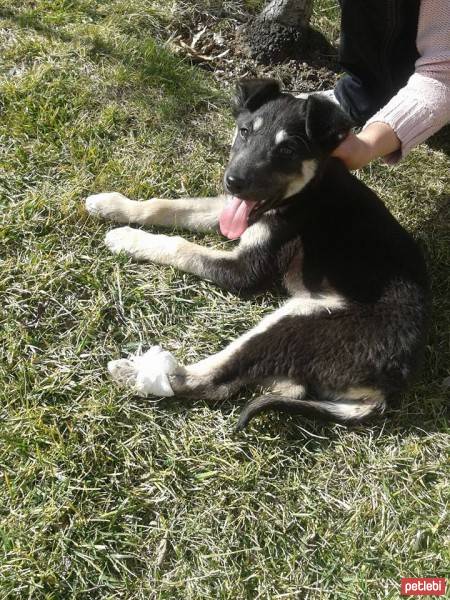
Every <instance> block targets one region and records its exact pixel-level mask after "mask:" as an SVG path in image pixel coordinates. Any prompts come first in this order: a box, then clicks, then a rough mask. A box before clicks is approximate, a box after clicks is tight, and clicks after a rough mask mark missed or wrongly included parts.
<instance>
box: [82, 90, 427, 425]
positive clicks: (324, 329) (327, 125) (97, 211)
mask: <svg viewBox="0 0 450 600" xmlns="http://www.w3.org/2000/svg"><path fill="white" fill-rule="evenodd" d="M235 116H236V122H237V129H236V135H235V139H234V142H233V146H232V150H231V157H230V161H229V164H228V167H227V169H226V172H225V177H224V181H225V188H226V190H227V192H228V194H229V195H224V196H219V197H215V198H190V199H179V200H164V199H152V200H148V201H146V202H136V201H132V200H129V199H128V198H125V197H124V196H122V195H121V194H117V193H105V194H98V195H94V196H90V197H89V198H88V199H87V201H86V206H87V209H88V211H89V212H90V213H91V214H94V215H96V216H100V217H103V218H107V219H112V220H114V221H119V222H121V223H137V224H139V225H160V226H163V227H184V228H188V229H192V230H207V229H216V228H217V227H219V228H220V230H221V231H222V233H223V234H225V235H227V236H228V237H230V238H238V237H240V241H239V244H238V245H237V247H235V248H234V249H233V250H232V251H223V250H214V249H211V248H205V247H202V246H198V245H196V244H193V243H191V242H189V241H187V240H185V239H183V238H181V237H169V236H165V235H152V234H149V233H146V232H144V231H142V230H140V229H135V228H130V227H121V228H119V229H114V230H112V231H110V232H109V233H108V234H107V236H106V244H107V245H108V246H109V248H110V249H111V250H112V251H113V252H126V253H127V254H129V255H130V256H132V257H133V258H135V259H137V260H144V261H152V262H157V263H160V264H166V265H173V266H175V267H178V268H179V269H182V270H184V271H187V272H190V273H194V274H195V275H198V276H200V277H204V278H206V279H208V280H210V281H212V282H214V283H216V284H217V285H219V286H221V287H222V288H224V289H226V290H231V291H233V292H236V293H243V294H253V293H256V292H260V291H263V290H266V289H268V288H269V287H271V286H273V285H274V284H275V283H276V282H281V283H282V284H283V285H284V287H285V289H286V290H287V292H288V293H289V294H290V295H291V298H290V299H289V300H288V301H287V302H286V303H285V304H284V305H283V306H282V307H281V308H279V309H278V310H276V311H275V312H273V313H272V314H271V315H269V316H267V317H266V318H264V319H263V320H262V321H261V323H260V324H259V325H257V326H256V327H255V328H254V329H252V330H250V331H249V332H247V333H246V334H245V335H243V336H242V337H240V338H238V339H237V340H235V341H233V342H232V343H231V344H230V345H229V346H228V347H226V348H225V349H224V350H222V351H221V352H219V353H218V354H215V355H213V356H211V357H209V358H206V359H204V360H202V361H200V362H198V363H196V364H193V365H189V366H180V365H178V364H177V363H176V361H175V359H174V358H173V357H172V356H171V355H170V354H169V353H167V352H163V351H162V350H161V349H160V348H159V347H154V348H152V349H151V351H149V352H148V353H147V354H146V355H144V356H142V357H134V358H131V359H123V360H118V361H113V362H111V363H110V364H109V370H110V372H111V374H112V376H113V378H114V379H115V380H117V381H118V382H119V383H121V384H122V385H126V386H130V387H131V388H132V389H134V390H135V391H136V392H137V393H139V394H142V395H147V394H149V393H153V394H156V395H166V396H171V395H175V396H181V397H195V398H212V399H224V398H226V397H228V396H229V395H230V394H233V393H235V392H237V391H238V390H239V388H241V387H242V386H244V385H257V384H260V385H264V386H268V387H269V388H270V390H271V391H270V393H268V394H266V395H264V396H261V397H259V398H256V399H254V400H252V401H250V402H249V403H248V404H247V405H246V406H245V408H244V409H243V411H242V413H241V416H240V419H239V423H238V428H243V427H245V426H246V425H247V423H248V422H249V420H250V419H251V418H252V417H254V416H255V415H256V414H258V413H260V412H262V411H264V410H266V409H273V408H276V409H279V410H284V411H289V412H297V413H302V414H305V415H310V416H319V417H323V418H328V419H331V420H335V421H340V422H359V421H362V420H363V419H365V418H368V417H370V416H371V415H373V414H376V413H381V412H382V411H383V410H384V409H385V407H386V405H387V402H388V400H389V398H391V397H392V396H393V395H395V394H398V393H399V392H400V391H401V390H403V389H404V388H405V385H406V384H407V382H408V380H409V379H410V377H411V375H412V374H413V373H414V371H415V370H416V367H417V362H418V359H419V357H420V354H421V351H422V349H423V345H424V338H425V333H426V323H427V313H428V310H427V306H428V283H427V273H426V267H425V263H424V259H423V257H422V255H421V252H420V250H419V248H418V246H417V245H416V243H415V241H414V240H413V238H412V237H411V236H410V235H409V234H408V233H407V232H406V231H405V230H404V229H403V227H402V226H401V225H400V224H399V223H398V222H397V221H396V220H395V219H394V217H393V216H392V215H391V214H390V213H389V211H388V210H387V208H386V207H385V205H384V204H383V202H382V201H381V200H380V199H379V198H378V197H377V196H376V194H375V193H374V192H373V191H371V190H370V189H369V188H368V187H366V186H365V185H364V184H363V183H362V182H361V181H360V180H359V179H357V178H356V177H354V176H353V175H351V174H350V173H349V172H348V170H347V169H346V168H345V166H344V165H343V163H342V162H341V161H340V160H338V159H335V158H331V157H330V154H331V152H332V150H333V149H334V148H335V147H336V146H337V145H338V144H339V143H340V141H341V140H342V139H343V138H344V137H345V136H346V135H347V133H348V131H349V129H350V126H351V124H350V122H349V121H348V119H347V117H346V115H345V114H344V113H343V112H342V111H341V110H340V109H339V107H338V106H336V105H335V104H333V103H332V102H330V101H328V100H326V99H323V98H320V97H318V96H310V97H309V98H308V99H306V100H303V99H297V98H295V97H294V96H292V95H291V94H287V93H282V92H281V90H280V86H279V84H278V83H277V82H276V81H273V80H243V81H241V82H239V83H238V85H237V94H236V98H235Z"/></svg>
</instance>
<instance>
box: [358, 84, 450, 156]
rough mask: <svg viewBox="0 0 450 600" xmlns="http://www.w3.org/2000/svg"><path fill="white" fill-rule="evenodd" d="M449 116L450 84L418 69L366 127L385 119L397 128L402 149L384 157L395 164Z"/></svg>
mask: <svg viewBox="0 0 450 600" xmlns="http://www.w3.org/2000/svg"><path fill="white" fill-rule="evenodd" d="M449 120H450V88H449V86H447V85H446V84H444V83H442V82H440V81H437V80H436V79H433V78H432V77H426V76H424V75H421V74H418V73H415V74H414V75H412V76H411V77H410V79H409V81H408V83H407V85H406V86H405V87H404V88H402V89H401V90H400V91H399V92H398V93H397V94H396V95H395V96H394V97H393V98H392V99H391V100H390V101H389V102H388V103H387V104H386V106H384V107H383V108H382V109H381V110H379V111H378V112H377V113H376V114H375V115H374V116H373V117H371V118H370V119H369V120H368V121H367V123H366V124H365V126H364V128H365V127H367V126H368V125H370V124H371V123H375V122H382V123H386V124H387V125H389V126H390V127H391V128H392V129H393V130H394V131H395V133H396V134H397V136H398V138H399V140H400V142H401V149H400V150H398V151H397V152H394V153H392V154H389V155H387V156H385V157H384V160H385V161H386V162H387V163H390V164H395V163H396V162H398V161H399V160H400V159H401V158H403V157H405V156H406V155H407V154H408V152H409V151H410V150H411V149H412V148H414V147H415V146H417V145H418V144H420V143H421V142H423V141H424V140H426V139H427V138H429V137H430V136H431V135H432V134H433V133H435V132H436V131H438V130H439V129H441V127H443V126H444V125H445V124H446V123H448V122H449Z"/></svg>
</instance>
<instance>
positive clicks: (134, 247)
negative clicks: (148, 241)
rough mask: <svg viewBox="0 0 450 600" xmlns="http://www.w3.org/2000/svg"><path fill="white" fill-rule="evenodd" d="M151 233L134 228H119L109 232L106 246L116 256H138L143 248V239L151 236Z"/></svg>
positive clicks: (106, 237)
mask: <svg viewBox="0 0 450 600" xmlns="http://www.w3.org/2000/svg"><path fill="white" fill-rule="evenodd" d="M149 235H150V234H149V233H146V232H145V231H141V230H140V229H133V228H132V227H118V228H117V229H112V230H111V231H108V233H107V234H106V236H105V244H106V245H107V246H108V248H109V249H110V250H111V252H114V253H115V254H118V253H119V252H126V253H127V254H131V255H133V256H134V255H136V253H137V252H138V251H139V250H141V249H142V248H143V239H145V237H146V236H149Z"/></svg>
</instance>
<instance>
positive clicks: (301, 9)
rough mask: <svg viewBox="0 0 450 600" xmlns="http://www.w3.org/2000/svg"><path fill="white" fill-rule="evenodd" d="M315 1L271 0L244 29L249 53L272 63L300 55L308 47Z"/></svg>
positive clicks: (243, 39)
mask: <svg viewBox="0 0 450 600" xmlns="http://www.w3.org/2000/svg"><path fill="white" fill-rule="evenodd" d="M312 6H313V0H271V2H269V3H268V4H267V6H265V7H264V8H263V10H262V11H261V13H260V14H259V15H258V16H257V17H256V18H254V19H251V20H250V21H249V22H248V23H247V24H246V25H245V27H244V28H243V29H242V31H241V32H240V39H241V41H242V42H243V46H244V49H245V50H247V53H248V54H250V56H252V58H255V59H256V60H258V61H259V62H262V63H265V64H268V63H274V62H282V61H284V60H286V59H289V58H296V57H298V56H299V55H300V54H301V53H302V51H303V50H304V49H305V44H306V40H307V34H308V26H309V20H310V18H311V13H312Z"/></svg>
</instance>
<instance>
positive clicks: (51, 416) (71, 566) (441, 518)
mask: <svg viewBox="0 0 450 600" xmlns="http://www.w3.org/2000/svg"><path fill="white" fill-rule="evenodd" d="M235 4H236V5H237V4H238V3H235ZM316 4H317V6H316V11H315V15H314V19H315V22H316V23H318V24H321V26H322V27H323V28H324V29H325V30H326V31H327V33H328V34H330V35H333V36H335V35H336V32H337V25H336V13H335V12H334V7H333V3H332V2H330V1H328V2H317V3H316ZM196 5H197V7H196V9H197V10H199V9H198V5H200V3H196ZM173 6H175V5H172V4H169V5H168V4H165V3H163V2H151V1H149V0H127V2H125V1H123V0H115V1H111V2H109V1H108V2H107V1H105V0H90V1H87V0H53V1H52V2H50V1H49V0H35V1H33V2H31V1H27V0H24V1H23V2H21V3H20V5H19V3H16V2H14V1H13V0H1V2H0V16H1V21H2V22H1V25H0V41H1V46H2V59H1V61H2V62H1V65H0V67H1V80H0V85H1V96H0V98H1V99H0V102H1V109H2V110H1V122H0V136H1V146H0V194H1V195H0V201H1V220H2V226H1V230H0V235H1V245H0V253H1V254H0V258H1V262H0V269H1V271H0V272H1V278H0V293H1V298H2V311H1V316H0V320H1V330H0V351H1V363H0V399H1V401H0V407H1V408H0V419H1V420H0V426H1V429H0V477H1V485H0V599H2V600H3V599H8V600H9V599H15V598H20V599H22V598H23V599H26V598H29V599H33V600H39V599H46V600H60V599H69V598H70V599H82V598H83V599H84V598H89V599H96V598H101V599H141V598H142V599H144V598H146V599H149V598H150V599H176V598H184V599H195V600H197V599H203V598H214V599H216V598H220V599H225V598H230V599H237V598H249V599H256V598H258V599H259V598H261V599H271V600H272V599H277V598H280V599H281V598H289V599H294V598H295V599H297V598H302V599H303V598H304V599H319V598H339V599H353V598H355V599H356V598H358V599H361V598H364V599H366V598H367V599H373V598H397V597H398V596H399V581H400V577H401V576H431V575H436V576H439V575H440V576H445V575H446V570H447V571H448V565H449V552H448V543H449V536H448V531H449V530H448V514H447V513H446V507H447V503H448V475H449V470H448V462H446V459H447V458H448V447H449V444H448V442H449V437H448V433H449V431H448V422H447V420H446V416H445V391H446V390H445V388H444V387H443V386H442V382H443V380H444V378H445V377H447V376H448V374H449V373H448V365H449V358H450V351H449V336H448V332H449V324H450V307H449V298H450V286H449V277H448V264H449V230H448V197H447V196H446V194H447V193H448V183H449V180H448V172H449V169H448V168H449V161H448V158H447V155H446V152H447V153H448V149H449V143H448V133H447V134H445V133H444V134H441V136H440V137H437V138H436V139H435V140H433V141H432V142H431V143H430V144H429V145H423V146H421V147H419V148H417V149H416V150H414V151H413V152H412V153H411V155H410V156H409V157H408V158H407V159H406V160H405V161H403V162H402V164H401V165H399V166H398V167H396V168H388V167H386V166H384V165H382V164H380V163H377V164H374V165H372V166H371V167H369V168H367V169H365V170H364V171H363V172H361V173H360V176H361V177H362V178H363V179H364V180H365V181H367V182H368V183H369V184H370V185H372V186H373V187H374V188H375V189H376V190H377V191H378V192H379V193H380V194H381V195H382V196H383V198H384V199H385V200H386V202H387V203H388V205H389V207H390V208H391V210H392V211H393V212H394V214H395V215H396V216H397V217H398V218H399V220H400V221H401V222H402V223H404V224H405V226H406V227H407V228H408V229H409V230H411V231H412V232H413V233H414V235H415V236H416V237H418V238H419V239H420V240H421V242H422V244H423V246H424V249H425V250H426V252H427V256H428V262H429V265H430V270H431V274H432V281H433V290H434V297H435V301H434V313H433V325H432V332H431V336H430V340H429V345H428V346H427V353H426V363H425V368H424V370H423V372H422V374H421V375H420V377H419V380H418V382H417V384H416V385H415V386H414V388H413V389H412V390H411V392H410V393H409V394H408V395H407V396H406V397H405V398H404V401H403V408H402V412H401V413H400V412H395V411H394V413H393V414H391V415H390V416H389V418H387V419H385V420H382V421H381V422H379V423H377V424H375V425H373V426H370V427H361V428H358V429H350V430H348V429H345V428H343V427H340V426H329V425H320V424H317V423H313V422H310V421H307V420H301V419H298V418H297V419H294V418H292V419H291V418H290V419H288V420H287V421H282V420H281V419H280V418H279V417H278V416H276V415H268V416H265V417H261V418H260V419H259V420H258V421H257V422H255V424H254V426H253V427H252V428H251V429H250V430H249V432H248V433H246V434H242V435H239V436H234V435H233V433H232V430H233V426H234V424H235V422H236V415H237V412H238V410H239V406H240V403H241V400H242V398H237V399H233V400H232V401H230V402H227V403H225V404H222V405H214V404H211V405H205V403H203V402H198V403H189V404H185V403H183V402H181V401H161V402H159V401H147V400H143V399H139V398H136V397H133V396H132V395H130V394H126V393H124V392H122V391H120V390H118V389H116V388H115V387H114V386H112V385H111V383H110V381H109V380H108V377H107V374H106V373H105V364H106V361H107V360H108V359H110V358H111V357H118V356H120V353H121V352H127V351H135V350H136V349H137V348H138V347H139V346H144V347H145V346H147V345H149V344H152V343H154V342H156V341H158V342H161V344H162V345H163V346H164V347H165V348H167V349H168V350H171V351H173V352H174V353H175V354H176V356H177V357H178V358H179V359H181V360H183V361H193V360H196V359H198V358H200V357H204V356H206V355H208V354H210V353H212V352H215V351H217V350H218V349H220V348H222V347H223V346H224V344H225V343H226V342H227V341H228V340H231V339H233V338H234V337H235V336H236V335H238V334H240V333H242V332H243V331H245V330H246V329H248V327H249V326H251V325H252V324H254V323H256V322H257V321H258V320H259V319H260V318H261V316H262V315H263V314H266V313H267V312H268V311H270V310H272V308H273V306H274V305H276V304H277V303H278V302H279V299H278V298H276V297H273V296H270V295H266V296H264V297H262V298H258V299H256V300H254V301H251V302H250V301H241V300H239V299H237V298H235V297H233V296H231V295H229V294H226V293H223V292H221V291H220V290H218V289H216V288H214V287H213V286H212V285H210V284H208V283H206V282H203V281H200V280H198V279H196V278H195V277H191V276H188V275H184V274H182V273H179V272H177V271H175V270H173V269H170V268H164V267H158V266H153V265H146V266H143V265H136V264H133V263H131V262H130V261H129V260H128V259H126V258H123V257H119V258H118V257H115V256H112V255H111V254H110V253H109V252H108V251H107V250H106V249H105V247H104V245H103V241H102V240H103V236H104V234H105V232H106V231H107V230H108V228H109V225H107V224H99V223H98V222H96V221H94V220H92V219H90V218H88V217H87V215H86V214H85V211H84V209H83V203H82V200H83V198H84V197H85V196H86V195H88V194H90V193H94V192H99V191H105V190H120V191H121V192H123V193H125V194H126V195H128V196H130V197H142V198H145V197H152V196H166V197H171V196H177V195H184V194H212V193H215V192H216V191H217V189H218V187H219V185H220V178H221V172H222V169H223V165H224V163H225V161H226V155H227V144H228V141H229V135H230V127H231V118H230V115H229V112H228V108H227V102H228V99H227V98H226V95H225V94H224V93H223V92H222V91H221V90H220V89H218V86H217V85H216V83H215V82H214V79H213V78H212V77H211V76H210V75H208V74H206V73H204V72H203V71H201V70H200V69H198V68H193V67H190V66H189V65H188V64H186V63H185V62H183V61H182V60H181V59H180V58H179V57H175V56H174V55H172V54H171V53H170V52H169V50H168V49H167V48H166V47H165V46H164V43H163V42H164V39H166V38H167V36H168V31H169V30H170V26H171V23H173V22H174V21H175V20H176V19H178V18H179V12H177V11H176V10H175V11H173V10H172V8H173ZM189 6H191V8H192V5H189V3H186V2H185V3H184V5H183V10H185V11H189ZM205 6H206V8H207V7H208V6H209V5H208V6H207V4H205ZM229 6H231V7H232V3H231V2H230V3H229ZM248 7H250V8H252V7H253V8H255V7H256V8H257V3H256V2H249V3H248V4H247V8H248ZM446 135H447V139H446ZM189 237H190V239H198V240H200V241H201V242H202V243H214V244H223V245H224V246H225V245H226V243H225V242H220V241H219V240H218V238H217V237H216V236H213V235H210V236H208V235H207V236H200V235H198V236H193V235H191V236H189ZM447 391H448V389H447Z"/></svg>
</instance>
